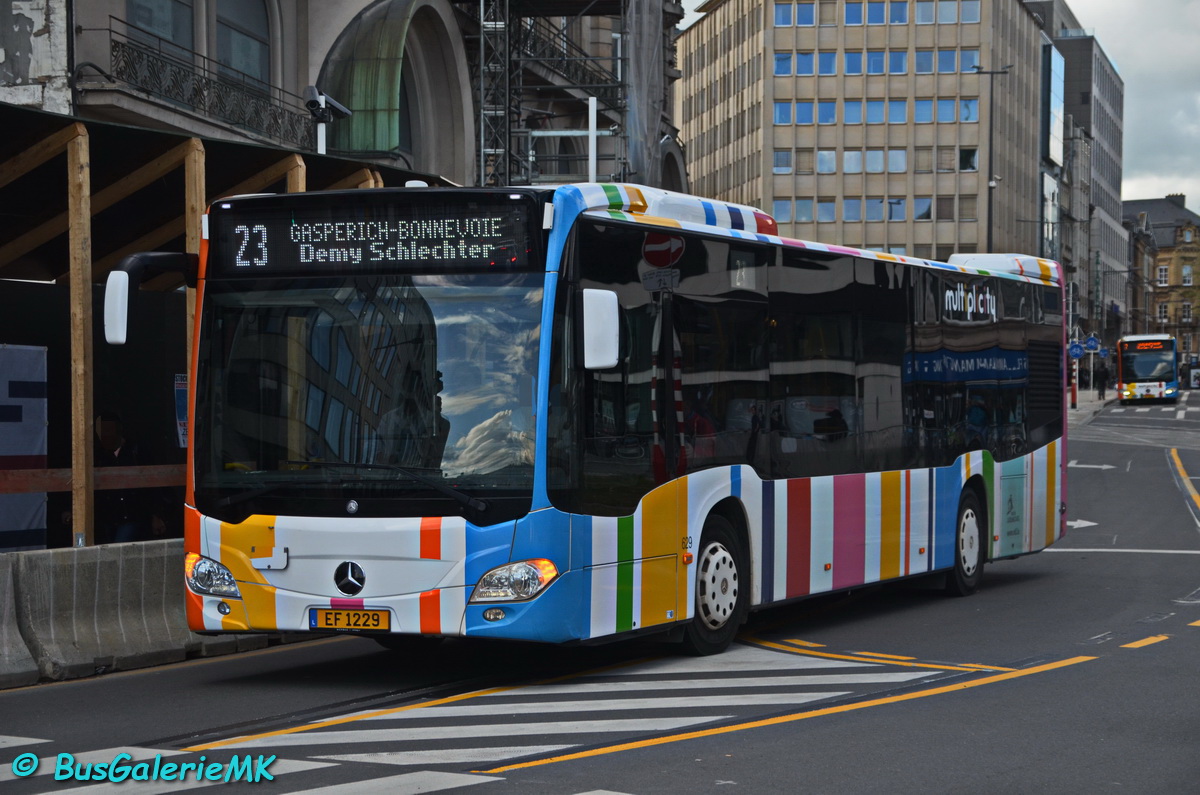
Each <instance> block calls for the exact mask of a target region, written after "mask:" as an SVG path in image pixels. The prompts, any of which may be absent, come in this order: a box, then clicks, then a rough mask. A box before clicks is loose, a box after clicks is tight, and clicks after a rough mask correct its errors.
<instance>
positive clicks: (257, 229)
mask: <svg viewBox="0 0 1200 795" xmlns="http://www.w3.org/2000/svg"><path fill="white" fill-rule="evenodd" d="M233 232H234V234H236V235H237V236H238V240H239V241H240V242H239V243H238V251H237V257H236V258H234V261H233V264H234V265H236V266H237V267H239V268H245V267H248V266H250V265H257V266H260V267H262V266H265V265H266V264H267V228H266V227H265V226H263V225H262V224H255V225H254V226H246V225H245V224H242V225H240V226H237V227H235V228H234V230H233ZM247 255H249V256H247Z"/></svg>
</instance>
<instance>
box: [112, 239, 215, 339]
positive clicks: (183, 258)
mask: <svg viewBox="0 0 1200 795" xmlns="http://www.w3.org/2000/svg"><path fill="white" fill-rule="evenodd" d="M199 262H200V258H199V257H197V256H196V255H195V254H186V253H181V252H168V251H143V252H140V253H138V254H130V255H129V256H128V257H125V258H124V259H123V260H121V262H120V263H118V264H117V267H116V268H115V269H114V270H112V271H110V272H109V274H108V280H107V281H106V282H105V285H104V339H105V340H107V341H108V344H109V345H124V344H125V340H126V339H127V338H128V336H129V301H130V297H131V296H132V295H133V294H134V293H135V292H137V290H138V287H139V286H140V285H141V283H142V274H143V273H145V274H148V275H158V274H160V273H170V272H175V273H180V274H183V280H184V281H185V282H186V283H187V286H188V287H195V286H196V279H197V276H198V274H197V270H198V267H199Z"/></svg>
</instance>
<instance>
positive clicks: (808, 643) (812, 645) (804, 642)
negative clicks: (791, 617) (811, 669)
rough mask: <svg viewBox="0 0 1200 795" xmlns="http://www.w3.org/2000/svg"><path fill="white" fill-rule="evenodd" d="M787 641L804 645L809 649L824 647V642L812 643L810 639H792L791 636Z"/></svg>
mask: <svg viewBox="0 0 1200 795" xmlns="http://www.w3.org/2000/svg"><path fill="white" fill-rule="evenodd" d="M788 643H794V644H796V645H797V646H806V647H808V648H810V649H823V648H825V644H824V643H813V642H812V641H811V640H796V639H794V638H793V639H791V640H789V641H788Z"/></svg>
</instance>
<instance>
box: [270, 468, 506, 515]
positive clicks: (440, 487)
mask: <svg viewBox="0 0 1200 795" xmlns="http://www.w3.org/2000/svg"><path fill="white" fill-rule="evenodd" d="M283 463H284V464H289V465H293V466H310V467H316V468H328V469H351V470H355V469H384V470H387V471H388V472H395V473H397V474H400V475H404V476H405V477H406V478H411V479H412V480H415V481H417V482H418V483H422V484H424V485H426V486H428V487H429V488H431V489H433V490H434V491H436V492H438V493H439V494H444V495H446V496H447V497H449V498H451V499H453V500H455V501H457V502H459V503H460V504H462V505H465V506H467V507H468V508H470V509H471V510H474V511H479V512H481V513H482V512H483V511H486V510H487V509H488V504H487V502H485V501H484V500H481V499H479V498H478V497H472V496H471V495H470V494H464V493H463V492H461V491H459V490H458V489H456V488H454V487H452V486H447V485H446V484H445V483H438V482H437V481H436V480H433V479H432V478H427V477H425V476H424V475H420V474H418V473H416V472H413V471H412V470H411V469H406V468H405V467H402V466H400V465H398V464H351V463H347V462H344V461H284V462H283Z"/></svg>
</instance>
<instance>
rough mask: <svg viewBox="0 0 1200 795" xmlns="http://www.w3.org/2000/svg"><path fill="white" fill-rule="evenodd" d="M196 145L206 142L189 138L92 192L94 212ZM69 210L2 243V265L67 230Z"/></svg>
mask: <svg viewBox="0 0 1200 795" xmlns="http://www.w3.org/2000/svg"><path fill="white" fill-rule="evenodd" d="M197 148H199V149H200V150H201V151H203V144H201V143H200V141H199V139H197V138H189V139H188V140H186V141H184V142H183V143H181V144H179V145H178V146H176V147H175V148H173V149H171V150H170V151H169V152H165V153H164V154H161V155H159V156H158V157H156V158H154V159H153V160H151V161H150V162H149V163H147V164H145V165H144V166H142V167H141V168H138V169H136V170H135V171H133V172H132V173H130V174H126V175H125V176H124V177H122V178H121V179H119V180H117V181H116V182H114V183H112V184H111V185H109V186H108V187H106V188H104V189H103V190H101V191H97V192H96V193H95V194H94V195H93V196H92V215H93V216H94V215H96V214H97V213H101V212H103V211H104V210H106V209H108V208H109V207H111V206H113V205H114V204H116V203H117V202H119V201H120V200H121V199H124V198H125V197H126V196H129V195H130V194H132V193H136V192H137V191H139V190H141V189H142V188H144V187H146V186H147V185H149V184H150V183H151V182H154V181H155V180H157V179H161V178H162V176H163V175H164V174H167V173H169V172H171V171H174V170H175V169H176V168H179V166H180V165H182V164H183V163H184V161H185V159H186V158H187V157H188V154H189V153H190V152H193V151H195V150H196V149H197ZM69 214H70V213H69V211H68V212H64V213H60V214H59V215H57V216H55V217H54V218H51V219H50V220H48V221H45V222H43V223H41V224H39V225H38V226H36V227H34V228H33V229H31V230H29V231H28V232H26V233H25V234H23V235H21V236H20V237H18V238H16V239H15V240H11V241H9V242H8V243H6V244H5V245H3V246H0V269H2V268H4V266H6V265H8V264H10V263H11V262H13V261H15V260H17V259H19V258H20V257H23V256H25V255H26V254H28V253H29V252H30V251H33V250H34V249H36V248H37V247H38V246H41V245H44V244H45V243H48V242H50V241H51V240H53V239H54V238H56V237H58V236H59V235H61V234H63V233H64V232H66V231H67V223H68V216H69Z"/></svg>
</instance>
